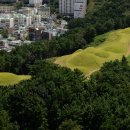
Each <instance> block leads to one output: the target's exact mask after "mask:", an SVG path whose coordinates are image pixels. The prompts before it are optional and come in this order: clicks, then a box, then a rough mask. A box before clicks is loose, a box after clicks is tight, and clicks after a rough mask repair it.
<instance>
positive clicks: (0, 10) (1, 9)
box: [0, 5, 15, 13]
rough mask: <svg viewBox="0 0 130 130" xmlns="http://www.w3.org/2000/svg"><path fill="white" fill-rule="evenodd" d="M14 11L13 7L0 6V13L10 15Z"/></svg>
mask: <svg viewBox="0 0 130 130" xmlns="http://www.w3.org/2000/svg"><path fill="white" fill-rule="evenodd" d="M14 10H15V7H14V6H8V5H0V13H11V12H12V11H14Z"/></svg>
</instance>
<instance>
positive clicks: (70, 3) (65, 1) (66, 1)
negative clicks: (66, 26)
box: [59, 0, 74, 16]
mask: <svg viewBox="0 0 130 130" xmlns="http://www.w3.org/2000/svg"><path fill="white" fill-rule="evenodd" d="M59 12H60V14H62V15H66V16H73V14H74V0H59Z"/></svg>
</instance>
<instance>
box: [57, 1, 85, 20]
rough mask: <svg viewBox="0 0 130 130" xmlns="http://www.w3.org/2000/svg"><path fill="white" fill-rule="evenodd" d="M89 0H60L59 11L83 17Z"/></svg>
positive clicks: (67, 14) (66, 14) (63, 13)
mask: <svg viewBox="0 0 130 130" xmlns="http://www.w3.org/2000/svg"><path fill="white" fill-rule="evenodd" d="M86 6H87V0H59V12H60V14H62V15H65V16H73V17H74V18H79V17H81V18H83V17H84V16H85V14H86Z"/></svg>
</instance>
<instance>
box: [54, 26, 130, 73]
mask: <svg viewBox="0 0 130 130" xmlns="http://www.w3.org/2000/svg"><path fill="white" fill-rule="evenodd" d="M98 44H100V45H98ZM92 45H98V46H94V47H88V48H86V49H84V50H82V49H80V50H77V51H76V52H74V53H73V54H71V55H66V56H62V57H58V58H56V60H55V61H54V63H56V64H59V65H61V66H65V67H68V68H71V69H72V70H73V69H75V68H77V69H79V70H81V71H82V72H83V73H84V74H85V75H86V76H87V75H90V74H91V73H93V72H95V71H97V70H99V69H100V67H101V66H102V65H103V63H104V62H108V61H110V60H112V61H113V60H115V59H119V60H120V59H121V58H122V56H123V55H125V56H126V57H127V56H129V55H130V28H126V29H120V30H117V31H112V32H109V33H106V34H103V35H100V36H97V37H96V38H95V40H94V42H93V43H92ZM128 59H129V61H130V57H129V58H128Z"/></svg>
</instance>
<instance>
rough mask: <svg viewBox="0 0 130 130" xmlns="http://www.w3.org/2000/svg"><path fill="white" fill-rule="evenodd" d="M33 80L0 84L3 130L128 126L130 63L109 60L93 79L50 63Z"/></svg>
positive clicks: (35, 68) (34, 69)
mask: <svg viewBox="0 0 130 130" xmlns="http://www.w3.org/2000/svg"><path fill="white" fill-rule="evenodd" d="M30 73H31V75H32V80H30V81H25V82H23V83H21V84H19V85H15V86H13V87H11V86H8V87H5V86H4V87H2V86H1V88H0V129H1V130H17V129H19V130H129V129H130V102H129V98H130V67H129V66H128V64H127V61H126V59H125V58H124V57H123V58H122V61H121V62H119V61H118V60H116V61H114V62H109V63H105V64H104V66H103V67H102V68H101V70H100V72H98V73H96V74H94V75H93V76H92V77H91V78H90V79H89V80H87V79H85V77H84V76H83V75H82V73H80V72H79V71H78V70H74V71H71V70H69V69H67V68H61V67H59V66H57V65H53V64H52V63H48V62H46V61H36V62H35V64H34V65H32V66H31V67H30Z"/></svg>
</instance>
